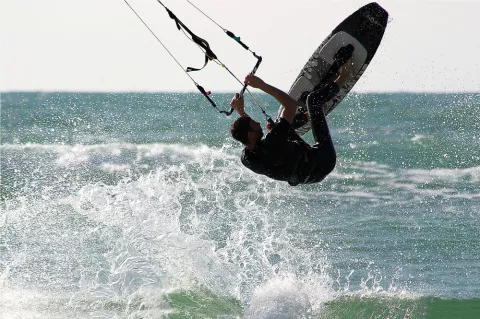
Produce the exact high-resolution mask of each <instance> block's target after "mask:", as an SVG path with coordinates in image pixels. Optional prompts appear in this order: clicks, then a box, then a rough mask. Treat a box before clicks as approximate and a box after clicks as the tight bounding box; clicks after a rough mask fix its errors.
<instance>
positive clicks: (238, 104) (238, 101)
mask: <svg viewBox="0 0 480 319" xmlns="http://www.w3.org/2000/svg"><path fill="white" fill-rule="evenodd" d="M230 105H231V106H232V107H233V108H234V109H235V110H237V112H238V114H240V116H242V117H245V116H248V115H247V113H245V104H244V101H243V96H241V95H240V94H238V93H235V96H234V97H233V98H232V100H231V101H230Z"/></svg>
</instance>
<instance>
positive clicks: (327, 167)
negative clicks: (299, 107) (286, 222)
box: [306, 83, 339, 183]
mask: <svg viewBox="0 0 480 319" xmlns="http://www.w3.org/2000/svg"><path fill="white" fill-rule="evenodd" d="M338 91H339V87H338V85H337V84H335V83H333V84H331V85H328V86H325V87H323V88H321V89H318V90H315V91H313V92H312V93H310V94H309V95H308V97H307V103H306V104H307V108H308V113H309V114H310V121H311V124H312V133H313V137H314V139H315V144H314V145H313V147H312V149H311V151H310V154H311V159H310V160H313V161H315V162H316V163H315V164H314V165H313V168H312V170H311V172H310V177H309V179H308V183H315V182H319V181H321V180H322V179H324V178H325V177H326V176H327V175H328V174H329V173H330V172H331V171H332V170H333V169H334V167H335V163H336V160H337V155H336V153H335V148H334V146H333V141H332V138H331V136H330V131H329V129H328V125H327V119H326V118H325V114H324V113H323V105H324V104H325V102H327V101H328V100H330V99H331V98H332V97H333V96H335V95H336V94H337V93H338Z"/></svg>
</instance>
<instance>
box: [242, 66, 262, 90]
mask: <svg viewBox="0 0 480 319" xmlns="http://www.w3.org/2000/svg"><path fill="white" fill-rule="evenodd" d="M257 59H258V61H257V64H255V67H254V68H253V70H252V72H250V74H252V75H253V74H255V73H256V72H257V70H258V67H259V66H260V63H262V57H261V56H259V57H258V58H257ZM247 86H248V85H247V84H245V85H244V86H243V88H242V90H241V91H240V95H241V96H243V93H245V90H246V89H247Z"/></svg>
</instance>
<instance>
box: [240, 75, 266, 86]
mask: <svg viewBox="0 0 480 319" xmlns="http://www.w3.org/2000/svg"><path fill="white" fill-rule="evenodd" d="M244 82H245V84H246V85H249V86H251V87H253V88H256V89H261V88H262V87H263V86H264V85H265V82H263V80H262V79H260V78H259V77H258V76H255V75H253V74H248V75H247V76H246V77H245V81H244Z"/></svg>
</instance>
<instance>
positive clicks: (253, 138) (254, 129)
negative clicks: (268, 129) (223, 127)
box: [230, 117, 263, 148]
mask: <svg viewBox="0 0 480 319" xmlns="http://www.w3.org/2000/svg"><path fill="white" fill-rule="evenodd" d="M230 133H231V134H232V137H233V138H234V139H236V140H237V141H239V142H241V143H242V144H243V145H245V146H247V147H250V148H252V147H254V146H255V145H256V143H257V142H258V141H259V140H260V139H261V138H262V137H263V130H262V127H261V126H260V123H258V122H257V121H254V120H253V119H251V118H250V117H239V118H238V119H237V120H236V121H235V122H233V124H232V125H230Z"/></svg>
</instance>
